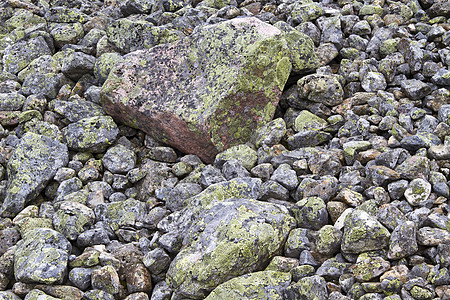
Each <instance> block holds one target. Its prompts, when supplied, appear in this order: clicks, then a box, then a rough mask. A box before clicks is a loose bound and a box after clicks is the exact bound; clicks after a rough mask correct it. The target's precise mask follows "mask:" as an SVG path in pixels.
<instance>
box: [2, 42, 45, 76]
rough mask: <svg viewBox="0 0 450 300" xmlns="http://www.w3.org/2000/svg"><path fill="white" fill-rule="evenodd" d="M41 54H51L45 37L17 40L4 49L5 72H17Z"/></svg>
mask: <svg viewBox="0 0 450 300" xmlns="http://www.w3.org/2000/svg"><path fill="white" fill-rule="evenodd" d="M41 55H52V52H51V50H50V48H49V47H48V45H47V43H46V41H45V39H44V38H43V37H42V36H38V37H35V38H32V39H29V40H28V41H27V40H22V41H19V42H17V43H15V44H13V45H11V46H8V47H7V48H6V49H4V53H3V66H4V70H5V71H6V72H9V73H12V74H17V73H19V72H20V71H21V70H23V69H24V68H25V67H27V66H28V64H29V63H31V62H32V61H33V60H34V59H36V58H38V57H39V56H41Z"/></svg>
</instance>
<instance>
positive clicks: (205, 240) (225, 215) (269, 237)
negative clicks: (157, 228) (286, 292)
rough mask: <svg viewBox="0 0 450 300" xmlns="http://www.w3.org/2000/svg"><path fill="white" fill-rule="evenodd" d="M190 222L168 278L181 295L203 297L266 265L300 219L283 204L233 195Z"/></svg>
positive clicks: (278, 251) (194, 297) (175, 290)
mask: <svg viewBox="0 0 450 300" xmlns="http://www.w3.org/2000/svg"><path fill="white" fill-rule="evenodd" d="M191 224H192V225H191V227H190V228H189V230H188V231H187V233H186V235H185V237H184V240H183V243H182V244H183V246H182V249H181V251H180V252H179V253H178V255H177V256H176V257H175V259H174V260H173V261H172V263H171V265H170V267H169V270H168V271H167V279H166V280H167V282H168V283H169V285H170V286H171V287H172V288H173V290H174V292H175V293H176V294H177V295H179V296H181V297H188V298H192V299H202V298H204V297H205V296H206V295H207V294H208V293H209V292H210V291H211V290H213V289H214V288H215V287H217V286H218V285H220V284H222V283H223V282H226V281H227V280H229V279H231V278H234V277H236V276H239V275H243V274H246V273H250V272H253V271H256V270H260V269H261V268H263V267H264V266H265V265H267V263H268V262H269V261H270V260H271V258H272V257H273V256H275V255H277V254H279V253H280V251H281V250H282V246H283V244H284V241H285V240H286V238H287V236H288V234H289V231H290V230H291V229H293V228H294V227H295V220H294V219H293V218H292V217H290V216H289V213H288V211H287V209H286V208H284V207H282V206H278V205H274V204H271V203H266V202H261V201H256V200H251V199H239V198H230V199H228V200H226V201H222V202H216V203H215V205H213V206H212V207H211V208H210V209H206V210H203V211H202V212H201V213H200V214H199V215H198V217H197V218H196V219H194V220H193V221H192V223H191ZM287 276H289V275H287ZM286 279H287V278H286Z"/></svg>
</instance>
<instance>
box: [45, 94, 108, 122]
mask: <svg viewBox="0 0 450 300" xmlns="http://www.w3.org/2000/svg"><path fill="white" fill-rule="evenodd" d="M53 110H54V111H55V112H57V113H58V114H61V115H63V116H64V117H65V118H66V119H67V120H68V121H69V122H71V123H74V122H77V121H79V120H81V119H84V118H90V117H100V116H104V115H105V111H104V110H103V108H102V107H101V106H100V105H97V104H95V103H92V102H89V101H86V100H83V99H81V98H75V97H71V98H70V100H69V101H61V100H56V101H55V102H54V108H53Z"/></svg>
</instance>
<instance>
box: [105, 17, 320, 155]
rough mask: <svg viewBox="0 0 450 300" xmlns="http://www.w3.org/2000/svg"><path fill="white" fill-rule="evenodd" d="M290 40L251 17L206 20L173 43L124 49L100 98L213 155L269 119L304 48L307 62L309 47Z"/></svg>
mask: <svg viewBox="0 0 450 300" xmlns="http://www.w3.org/2000/svg"><path fill="white" fill-rule="evenodd" d="M304 40H305V42H304V43H303V44H297V45H296V46H297V47H296V48H295V49H291V48H290V47H292V46H293V45H294V44H293V43H291V42H289V41H287V40H286V38H285V35H284V34H283V32H282V31H281V30H279V29H277V28H276V27H273V26H271V25H268V24H265V23H263V22H262V21H259V20H258V19H256V18H251V17H248V18H236V19H233V20H230V21H225V22H221V23H219V24H215V25H210V26H204V27H201V28H199V29H198V30H196V31H195V32H194V33H193V34H192V35H190V36H189V37H188V38H185V39H182V40H179V41H177V42H175V43H173V44H166V45H159V46H156V47H153V48H151V49H149V50H142V51H136V52H133V53H131V54H128V55H127V56H126V57H125V58H124V61H123V62H122V63H119V64H117V65H116V66H115V68H114V69H113V70H112V71H111V72H110V74H109V77H108V79H107V80H106V82H105V84H104V85H103V87H102V90H101V93H100V101H101V103H102V104H103V106H104V108H105V109H106V111H107V112H108V113H109V114H110V115H112V116H113V117H114V118H115V119H116V120H118V121H120V122H122V123H124V124H126V125H128V126H131V127H134V128H139V129H141V130H143V131H144V132H146V133H148V134H149V135H151V136H152V137H153V138H155V139H156V140H158V141H160V142H163V143H166V144H169V145H171V146H173V147H175V148H177V149H179V150H180V151H182V152H185V153H193V154H196V155H198V156H199V157H200V158H201V159H203V160H204V161H205V162H212V161H213V160H214V157H215V155H216V154H217V153H219V152H221V151H223V150H225V149H227V148H229V147H231V146H234V145H238V144H243V143H245V142H247V141H248V139H249V138H250V135H251V133H252V132H253V131H254V130H255V129H256V128H257V127H258V126H261V125H263V124H265V123H267V122H269V121H270V120H271V119H272V117H273V115H274V112H275V108H276V106H277V104H278V101H279V97H280V95H281V91H282V90H283V88H284V85H285V83H286V80H287V78H288V77H289V74H290V71H291V65H292V64H291V61H290V59H289V57H290V56H291V53H292V52H293V51H294V50H295V51H296V52H298V53H302V57H303V58H304V61H308V63H307V64H305V65H308V68H310V64H312V63H313V62H314V61H315V60H316V57H315V54H314V46H313V44H312V42H310V39H309V38H307V37H304Z"/></svg>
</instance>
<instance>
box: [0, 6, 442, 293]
mask: <svg viewBox="0 0 450 300" xmlns="http://www.w3.org/2000/svg"><path fill="white" fill-rule="evenodd" d="M241 19H242V20H244V19H245V20H246V21H245V22H249V23H252V24H256V23H258V22H261V23H264V24H267V26H269V25H270V27H267V28H271V29H270V30H273V32H276V35H280V36H281V35H285V36H288V35H289V34H291V35H293V36H295V41H298V40H299V39H301V40H302V43H301V44H302V45H303V46H304V45H310V46H308V47H306V48H301V46H302V45H296V46H295V47H296V48H292V45H295V41H292V40H289V39H286V45H287V46H286V47H288V48H289V49H290V52H289V53H288V54H286V55H287V56H289V60H290V62H289V63H286V60H283V59H281V60H280V61H283V62H284V63H285V66H287V69H286V68H283V69H282V70H284V71H286V70H288V72H289V70H291V71H290V73H288V75H289V76H284V75H283V74H281V73H280V72H281V71H280V72H279V70H278V68H277V75H276V76H275V77H276V78H277V79H276V80H278V81H277V87H278V88H279V89H280V91H279V92H280V93H279V94H276V93H275V94H276V95H275V94H274V95H275V96H273V97H274V98H273V99H272V100H273V101H272V102H273V103H275V104H277V105H276V107H275V106H274V109H273V111H271V112H270V113H269V115H270V121H269V120H267V122H264V123H263V124H259V126H258V128H255V129H254V130H252V132H251V134H249V135H248V136H246V139H247V140H248V141H247V142H240V141H239V143H231V144H230V145H227V147H224V149H220V148H217V149H214V151H216V152H217V155H216V152H214V151H213V154H214V155H213V156H208V155H201V154H199V155H195V154H193V153H190V154H188V153H187V152H189V151H186V149H189V146H187V147H185V148H180V147H181V146H180V147H175V146H173V144H170V143H164V141H163V139H161V138H158V137H157V136H155V135H154V134H151V132H149V131H148V130H143V128H141V127H140V126H142V124H137V125H140V126H134V128H133V125H136V124H132V123H133V122H131V121H130V120H132V118H131V117H130V116H128V115H127V116H125V115H124V114H123V112H121V111H120V110H117V111H114V109H111V105H110V104H106V99H107V97H106V95H107V93H106V92H107V89H106V88H105V86H106V85H107V84H108V82H109V83H110V82H111V80H112V79H111V78H112V77H113V76H112V75H111V76H110V77H109V78H108V75H110V73H111V74H114V76H116V77H120V76H119V75H120V72H121V71H120V70H121V68H118V67H117V66H119V65H121V64H122V66H126V64H127V63H129V61H130V58H133V57H136V53H147V52H139V51H152V49H162V48H161V47H166V46H167V45H173V44H174V43H178V42H180V41H187V40H189V39H190V38H192V37H194V36H195V37H196V38H197V39H198V36H199V32H202V30H203V29H204V28H212V27H211V26H218V28H222V27H220V26H224V25H223V24H238V23H239V22H244V21H242V20H241ZM236 20H237V21H236ZM226 22H238V23H226ZM258 24H259V23H258ZM226 26H229V25H226ZM233 26H235V27H239V26H238V25H233ZM272 28H273V29H272ZM226 37H227V36H226V35H225V36H223V37H222V38H223V39H224V40H226ZM198 40H199V41H202V39H198ZM228 42H230V40H229V39H228ZM240 42H242V41H241V40H239V39H236V41H235V43H236V44H239V43H240ZM245 42H248V41H245ZM230 43H231V44H232V43H233V42H230ZM283 43H284V42H283ZM283 45H284V44H283ZM158 47H160V48H158ZM283 47H285V46H283ZM311 47H312V48H311ZM145 49H148V50H145ZM168 49H171V48H170V47H168ZM283 49H284V48H283ZM299 49H302V50H301V51H300V52H299ZM305 49H310V50H311V49H312V52H313V53H312V54H311V53H310V54H309V55H305V53H306V51H307V50H305ZM206 50H208V49H206ZM296 50H297V52H296ZM135 51H137V52H135ZM308 51H309V50H308ZM263 53H264V51H262V52H261V53H260V54H261V56H260V57H259V58H260V61H259V62H258V63H265V62H266V61H268V60H270V59H272V57H269V58H268V57H267V56H265V55H263ZM286 53H287V52H286ZM139 55H140V54H137V56H139ZM306 56H308V57H306ZM0 57H1V63H0V71H1V72H0V203H1V205H2V206H1V208H0V214H1V216H0V299H1V300H3V299H5V300H10V299H12V300H14V299H26V300H32V299H40V300H41V299H45V300H51V299H86V300H93V299H127V300H145V299H153V300H158V299H174V300H175V299H205V298H206V299H209V300H211V299H318V300H321V299H333V300H344V299H361V300H368V299H386V300H394V299H450V271H449V268H450V207H449V201H448V199H449V196H450V187H449V180H450V2H449V1H447V0H410V1H403V0H399V1H392V0H367V1H362V0H338V1H332V0H322V1H313V0H298V1H292V0H268V1H267V0H261V1H258V0H245V1H241V0H222V1H219V0H203V1H198V0H194V1H182V0H104V1H102V0H97V1H91V0H39V1H37V0H36V1H35V0H5V1H2V2H1V3H0ZM221 59H222V58H221ZM296 59H297V60H296ZM161 60H164V57H163V58H162V59H161ZM224 63H225V64H226V63H227V61H225V62H224ZM143 64H144V65H145V64H146V62H144V63H143ZM137 65H139V62H138V63H137ZM205 68H207V65H206V67H205ZM211 68H212V66H211ZM280 70H281V69H280ZM210 71H211V70H210ZM212 71H214V70H212ZM213 73H214V72H213ZM124 74H125V75H123V76H124V77H125V76H128V75H129V74H128V75H127V73H126V72H124ZM214 78H215V77H214ZM280 78H282V79H283V80H281V79H280ZM141 79H142V80H141ZM175 80H176V79H175ZM105 81H106V83H105ZM139 81H144V79H143V78H136V82H139ZM104 83H105V85H104ZM202 83H203V82H202ZM121 84H123V83H121ZM249 85H250V84H249ZM102 86H103V89H102ZM178 86H179V85H178ZM121 88H123V86H121V85H119V86H118V87H117V88H116V89H115V91H119V92H120V91H122V90H121ZM156 88H157V87H156ZM161 88H162V87H161ZM222 88H223V87H222ZM274 89H275V88H274ZM132 91H133V90H132ZM271 91H272V90H271ZM134 92H135V94H139V93H140V90H139V89H135V90H134ZM183 92H184V91H183ZM213 92H214V91H213ZM281 92H282V93H281ZM270 95H272V94H270ZM271 97H272V96H271ZM136 99H137V100H133V101H136V102H135V103H134V105H138V106H139V107H141V106H142V107H145V105H146V104H143V103H140V102H139V101H138V100H139V99H138V98H136ZM255 99H256V98H255ZM119 104H120V103H119ZM121 113H122V116H123V118H122V117H121ZM125 119H127V120H128V121H127V122H125V121H124V120H125ZM226 119H227V118H224V120H226ZM161 122H164V119H162V120H161ZM125 124H126V125H125ZM150 131H151V130H150ZM224 134H225V133H224ZM186 143H189V141H186ZM170 145H172V146H170ZM188 145H189V144H188ZM180 149H181V150H183V152H182V151H180ZM199 153H200V152H199ZM199 156H200V157H202V159H201V158H200V157H199Z"/></svg>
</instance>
